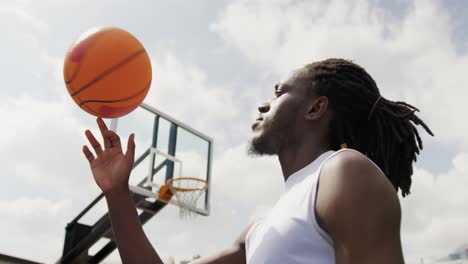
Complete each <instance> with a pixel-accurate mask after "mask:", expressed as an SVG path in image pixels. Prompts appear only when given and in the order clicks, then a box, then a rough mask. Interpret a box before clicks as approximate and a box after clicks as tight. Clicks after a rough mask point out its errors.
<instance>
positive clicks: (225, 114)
mask: <svg viewBox="0 0 468 264" xmlns="http://www.w3.org/2000/svg"><path fill="white" fill-rule="evenodd" d="M152 67H153V75H154V77H153V83H152V88H151V90H150V92H149V93H148V95H147V97H146V99H145V102H147V103H149V104H150V105H152V106H155V107H156V108H158V109H160V110H162V111H164V112H166V113H170V115H171V116H173V117H175V118H177V119H179V120H181V121H183V122H186V123H190V126H192V127H195V128H197V129H198V130H200V131H203V132H205V133H206V134H209V135H210V136H211V137H214V138H216V139H218V140H219V141H221V142H223V143H227V142H229V138H227V137H226V134H227V133H229V132H230V131H232V130H234V132H236V131H237V126H236V125H235V121H236V119H237V118H238V117H239V115H240V114H241V110H242V109H239V107H238V106H236V104H235V103H234V100H236V99H235V98H234V94H233V91H232V90H230V89H226V88H225V87H219V86H216V85H214V84H212V83H210V82H209V79H208V77H207V75H206V73H205V72H204V71H202V70H201V69H199V68H198V67H196V66H194V65H190V64H187V63H183V62H181V61H180V60H179V59H178V58H177V57H176V56H174V55H173V54H172V52H166V53H163V54H162V55H161V56H160V57H154V58H152ZM219 141H218V143H219Z"/></svg>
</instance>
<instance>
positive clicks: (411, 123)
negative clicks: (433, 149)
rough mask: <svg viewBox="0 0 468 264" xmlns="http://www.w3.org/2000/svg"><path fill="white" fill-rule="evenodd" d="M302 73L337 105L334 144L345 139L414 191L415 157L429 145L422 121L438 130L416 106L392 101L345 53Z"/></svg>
mask: <svg viewBox="0 0 468 264" xmlns="http://www.w3.org/2000/svg"><path fill="white" fill-rule="evenodd" d="M298 75H299V76H298V77H299V78H301V79H304V80H305V81H306V82H307V83H308V85H309V86H311V88H312V89H309V90H308V91H309V93H310V94H314V95H318V96H326V97H328V100H329V106H330V109H331V110H332V113H333V114H332V120H331V123H330V129H329V131H330V132H329V140H330V141H329V142H330V146H329V147H330V148H331V149H333V150H338V149H339V148H340V146H341V145H342V144H343V143H345V144H346V145H347V146H349V147H350V148H353V149H356V150H358V151H360V152H361V153H363V154H365V155H367V156H368V157H369V158H370V159H371V160H373V161H374V162H375V163H376V164H377V165H378V166H379V167H380V168H381V169H382V170H383V172H384V173H385V174H386V176H387V177H388V178H389V179H390V181H391V182H392V184H393V186H394V187H395V190H397V191H398V188H400V189H401V191H402V195H403V196H406V195H407V194H409V193H410V187H411V175H412V174H413V167H412V163H413V161H416V155H417V154H419V151H420V150H422V149H423V144H422V141H421V137H420V136H419V133H418V130H417V129H416V126H417V125H421V126H422V127H423V128H424V130H426V132H427V133H429V134H430V135H432V136H433V133H432V132H431V130H430V129H429V128H428V127H427V125H426V124H425V123H424V122H423V121H422V120H421V119H419V117H418V116H416V114H415V112H416V111H419V110H418V109H417V108H416V107H414V106H412V105H409V104H407V103H405V102H392V101H390V100H387V99H385V98H384V97H382V96H381V95H380V91H379V89H378V88H377V84H376V83H375V81H374V80H373V79H372V77H371V76H370V75H369V74H368V73H367V72H366V71H365V70H364V69H363V68H362V67H360V66H358V65H356V64H354V63H353V62H351V61H348V60H343V59H327V60H324V61H319V62H315V63H312V64H308V65H306V66H305V67H304V69H303V70H302V71H300V73H298Z"/></svg>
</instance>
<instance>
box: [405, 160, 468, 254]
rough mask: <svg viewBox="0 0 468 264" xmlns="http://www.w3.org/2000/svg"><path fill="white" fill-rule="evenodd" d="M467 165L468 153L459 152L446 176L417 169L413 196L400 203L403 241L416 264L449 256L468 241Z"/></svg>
mask: <svg viewBox="0 0 468 264" xmlns="http://www.w3.org/2000/svg"><path fill="white" fill-rule="evenodd" d="M467 164H468V154H466V153H459V154H458V155H457V156H456V157H455V158H454V159H453V161H452V167H451V169H450V170H449V171H447V172H446V173H442V174H440V175H435V174H432V173H431V172H429V171H426V170H424V169H422V168H417V169H416V170H415V175H414V188H413V190H412V194H411V195H410V196H409V197H408V198H404V199H402V201H401V204H402V210H403V224H402V226H403V232H402V240H403V243H404V246H405V249H407V255H408V257H409V258H410V260H411V258H412V260H413V261H414V263H416V261H417V260H418V259H419V258H420V257H426V258H432V259H436V258H440V257H443V256H446V255H448V253H450V252H453V251H454V250H455V249H456V248H457V247H458V246H460V245H462V244H464V243H466V242H467V240H466V234H467V233H468V227H467V226H466V223H468V215H467V211H466V210H464V208H466V201H467V200H468V193H467V192H466V186H468V176H467V175H468V167H467Z"/></svg>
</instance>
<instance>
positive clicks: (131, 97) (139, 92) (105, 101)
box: [80, 81, 151, 107]
mask: <svg viewBox="0 0 468 264" xmlns="http://www.w3.org/2000/svg"><path fill="white" fill-rule="evenodd" d="M150 85H151V81H149V82H148V84H147V85H146V86H145V87H144V88H143V89H141V90H140V91H138V92H137V93H135V94H134V95H131V96H129V97H125V98H121V99H114V100H97V99H90V100H85V101H82V102H81V103H80V107H82V106H83V105H85V104H87V103H118V102H123V101H127V100H130V99H133V98H135V97H137V96H139V95H141V94H142V93H143V92H145V91H147V90H148V88H149V86H150Z"/></svg>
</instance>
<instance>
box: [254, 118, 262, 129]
mask: <svg viewBox="0 0 468 264" xmlns="http://www.w3.org/2000/svg"><path fill="white" fill-rule="evenodd" d="M262 120H263V118H257V120H255V122H254V123H253V124H252V130H255V128H257V127H258V126H259V125H260V123H261V122H262Z"/></svg>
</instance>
